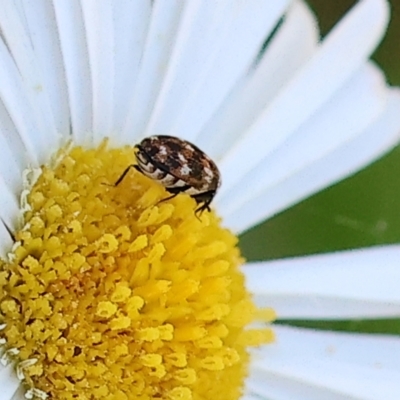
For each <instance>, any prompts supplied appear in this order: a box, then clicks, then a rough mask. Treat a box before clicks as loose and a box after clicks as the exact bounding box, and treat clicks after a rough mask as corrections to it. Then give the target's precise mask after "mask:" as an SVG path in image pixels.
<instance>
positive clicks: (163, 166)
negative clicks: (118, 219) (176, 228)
mask: <svg viewBox="0 0 400 400" xmlns="http://www.w3.org/2000/svg"><path fill="white" fill-rule="evenodd" d="M135 156H136V162H137V164H132V165H129V166H128V167H127V168H126V169H125V171H124V172H123V173H122V175H121V176H120V177H119V178H118V180H117V181H116V182H115V186H117V185H118V184H119V183H121V181H122V180H123V179H124V178H125V176H126V174H127V173H128V172H129V170H130V169H131V168H135V169H136V170H137V171H139V172H140V173H142V174H143V175H145V176H147V177H148V178H151V179H154V180H155V181H157V182H159V183H160V184H161V185H163V186H164V187H165V189H166V190H167V191H168V192H169V193H171V196H169V197H167V198H165V199H163V200H162V201H165V200H169V199H172V198H173V197H175V196H177V195H178V194H179V193H186V194H188V195H189V196H191V197H192V198H193V199H194V200H195V201H196V203H197V204H198V205H199V207H198V208H197V209H196V213H200V214H201V213H202V212H203V211H204V210H208V211H210V204H211V202H212V200H213V198H214V196H215V194H216V192H217V190H218V188H219V186H220V185H221V176H220V173H219V170H218V167H217V166H216V164H215V163H214V161H213V160H211V158H210V157H208V156H207V154H205V153H204V152H203V151H201V150H200V149H199V148H198V147H196V146H195V145H194V144H192V143H190V142H188V141H186V140H183V139H179V138H177V137H174V136H165V135H164V136H162V135H160V136H150V137H148V138H145V139H143V140H142V141H141V142H140V143H139V144H138V145H136V146H135Z"/></svg>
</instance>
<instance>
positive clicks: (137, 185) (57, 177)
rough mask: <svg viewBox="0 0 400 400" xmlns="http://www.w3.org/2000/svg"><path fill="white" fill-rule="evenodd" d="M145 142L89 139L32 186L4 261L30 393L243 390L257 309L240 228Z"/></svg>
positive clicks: (256, 336) (119, 398)
mask: <svg viewBox="0 0 400 400" xmlns="http://www.w3.org/2000/svg"><path fill="white" fill-rule="evenodd" d="M132 160H134V152H133V149H132V148H131V147H125V148H122V149H113V150H109V149H107V146H106V143H103V144H102V145H101V146H100V147H99V148H97V149H93V150H85V149H82V148H81V147H75V148H73V149H72V150H70V151H69V152H68V154H63V155H62V156H60V158H59V160H58V162H57V165H56V166H55V167H54V168H49V167H43V168H42V174H41V176H40V177H39V179H38V180H37V182H36V183H35V185H34V186H33V188H32V189H31V191H30V193H29V195H28V196H27V199H26V200H27V204H28V207H27V210H28V211H26V212H25V214H24V227H23V229H22V230H20V231H19V232H17V233H16V234H15V240H16V243H15V246H14V248H13V252H12V254H11V255H10V258H9V260H8V261H3V262H2V264H1V269H0V311H1V315H2V316H1V318H2V321H0V322H1V323H2V325H3V326H2V328H3V329H2V330H1V331H0V337H1V338H3V342H4V339H5V341H6V350H7V351H6V352H5V353H4V356H3V358H8V360H9V361H11V362H15V365H16V369H17V373H18V376H19V377H20V379H22V380H23V382H24V384H25V385H26V389H27V390H28V391H29V395H31V396H37V397H43V398H44V397H46V395H47V396H49V397H50V398H53V399H57V400H64V399H65V400H66V399H71V400H72V399H77V398H79V399H81V400H84V399H111V400H127V399H141V400H145V399H169V400H178V399H179V400H189V399H194V400H197V399H229V400H234V399H239V398H240V396H241V394H242V390H243V381H244V378H245V377H246V373H247V364H248V362H249V357H248V354H247V352H246V348H247V347H248V346H257V345H260V344H264V343H267V342H270V341H272V340H273V334H272V332H271V330H269V329H254V330H251V329H245V327H246V325H248V324H249V323H251V322H252V321H255V320H256V319H260V318H262V319H263V320H268V319H273V317H274V316H273V312H272V311H268V310H263V311H260V310H257V309H256V307H255V306H254V305H253V303H252V301H251V298H250V295H249V293H247V292H246V290H245V287H244V278H243V275H242V274H241V272H240V270H239V266H240V264H241V263H242V262H243V260H242V258H241V256H240V253H239V250H238V248H237V247H236V245H237V238H236V237H235V236H233V235H232V234H231V233H230V232H229V231H228V230H226V229H223V228H221V227H220V224H219V219H218V218H217V217H216V215H215V214H214V212H211V213H207V212H205V213H203V214H202V215H201V217H200V218H196V216H195V214H194V210H195V207H196V205H195V202H194V200H193V199H191V198H190V197H189V196H187V195H184V194H182V195H178V196H177V197H175V198H174V199H172V200H168V201H165V202H160V200H162V199H163V198H165V197H167V196H168V194H167V192H166V191H165V189H164V188H163V187H162V186H161V185H160V184H158V183H157V182H154V181H152V180H151V179H149V178H146V177H144V176H143V175H141V174H140V173H138V172H136V171H135V170H132V171H130V172H129V173H128V175H127V176H126V178H125V179H124V180H123V181H122V182H121V183H120V184H119V185H118V186H114V185H113V183H114V182H115V181H116V180H117V179H118V177H119V176H120V174H121V173H122V171H123V170H124V169H125V168H126V167H127V166H128V165H129V164H131V163H132Z"/></svg>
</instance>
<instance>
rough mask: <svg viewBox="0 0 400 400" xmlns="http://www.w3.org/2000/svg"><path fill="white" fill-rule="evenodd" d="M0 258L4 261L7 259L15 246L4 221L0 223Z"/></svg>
mask: <svg viewBox="0 0 400 400" xmlns="http://www.w3.org/2000/svg"><path fill="white" fill-rule="evenodd" d="M0 243H1V245H0V257H1V258H2V259H3V260H6V259H7V253H8V252H9V251H10V249H11V246H12V245H13V239H12V237H11V236H10V234H9V233H8V230H7V228H6V226H5V225H4V223H3V221H0Z"/></svg>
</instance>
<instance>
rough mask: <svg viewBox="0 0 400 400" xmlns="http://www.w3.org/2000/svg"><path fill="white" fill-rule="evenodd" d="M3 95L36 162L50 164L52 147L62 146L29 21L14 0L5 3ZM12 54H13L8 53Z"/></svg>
mask: <svg viewBox="0 0 400 400" xmlns="http://www.w3.org/2000/svg"><path fill="white" fill-rule="evenodd" d="M0 27H1V32H2V37H3V38H4V40H5V42H6V46H7V47H5V46H4V45H3V43H2V44H1V46H0V52H1V53H2V54H1V56H0V58H1V62H0V64H2V71H0V75H1V76H2V78H1V79H2V82H1V83H0V86H1V92H2V93H1V96H2V100H3V102H4V104H5V106H6V108H7V110H8V112H9V113H10V115H11V118H12V119H13V121H14V123H15V125H16V126H17V129H18V131H19V133H20V135H21V137H23V140H24V143H25V144H26V146H28V147H29V151H32V150H33V151H34V153H33V154H32V155H31V158H32V159H33V160H35V159H39V161H40V162H45V161H46V156H47V155H48V151H49V148H52V149H54V150H55V149H56V148H57V147H58V146H59V137H58V135H57V129H56V125H55V120H54V115H53V111H52V108H51V105H50V103H51V100H50V95H49V92H48V87H47V86H46V80H45V79H44V78H43V75H44V73H45V71H41V66H40V63H39V60H38V58H37V57H36V55H35V52H34V50H33V47H32V42H31V40H30V36H29V32H28V28H27V24H26V21H24V19H23V17H22V15H21V12H18V10H17V7H15V6H14V5H13V3H12V2H10V1H5V2H3V3H2V10H1V13H0ZM9 49H10V51H11V53H12V55H9V54H7V53H8V51H9Z"/></svg>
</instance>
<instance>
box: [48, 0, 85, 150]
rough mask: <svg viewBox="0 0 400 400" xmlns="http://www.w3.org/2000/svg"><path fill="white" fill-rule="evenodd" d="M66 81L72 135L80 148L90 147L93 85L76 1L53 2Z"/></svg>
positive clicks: (79, 10)
mask: <svg viewBox="0 0 400 400" xmlns="http://www.w3.org/2000/svg"><path fill="white" fill-rule="evenodd" d="M53 6H54V11H55V16H56V20H57V26H58V32H59V40H60V47H61V52H62V55H63V62H64V69H65V75H66V80H67V89H68V100H69V109H70V115H71V121H70V124H71V133H72V136H73V138H74V140H75V141H76V142H78V143H80V144H90V140H89V137H90V134H89V133H91V132H92V83H91V78H90V69H89V55H88V51H87V47H86V32H85V27H84V24H83V16H82V10H81V6H80V3H79V0H68V1H58V0H53Z"/></svg>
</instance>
